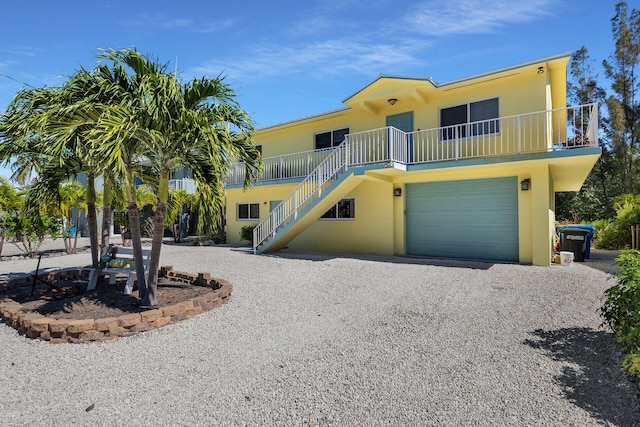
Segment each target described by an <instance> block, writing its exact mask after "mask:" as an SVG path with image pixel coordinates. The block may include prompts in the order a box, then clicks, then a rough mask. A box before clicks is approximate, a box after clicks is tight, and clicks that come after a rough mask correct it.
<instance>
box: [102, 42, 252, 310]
mask: <svg viewBox="0 0 640 427" xmlns="http://www.w3.org/2000/svg"><path fill="white" fill-rule="evenodd" d="M103 58H104V59H109V60H112V61H114V63H115V64H120V65H126V66H127V67H129V68H131V69H132V70H133V72H134V73H135V78H134V81H136V82H137V83H138V87H137V92H136V96H135V98H136V101H137V102H136V108H135V109H131V108H130V106H125V107H123V106H118V107H117V108H115V109H114V114H113V115H112V116H111V119H112V120H110V121H109V123H108V126H105V127H104V128H103V132H104V133H105V134H106V135H107V136H108V138H105V140H104V141H103V143H102V145H101V147H100V149H101V150H102V152H103V153H104V154H105V157H107V158H118V153H120V147H121V146H122V145H123V144H126V142H127V139H126V138H125V135H126V137H128V136H129V135H133V137H134V138H136V139H137V142H138V143H139V144H140V145H141V146H144V147H145V156H146V158H147V159H148V160H149V161H150V162H151V164H152V165H153V168H154V170H155V173H156V174H157V178H158V190H157V201H156V208H155V217H154V230H153V238H152V246H151V257H150V263H149V277H148V283H147V289H146V290H145V292H144V294H141V304H142V305H150V306H153V305H157V295H156V293H157V281H158V267H159V261H160V250H161V245H162V236H163V232H164V222H165V216H166V209H167V201H168V197H169V175H170V172H171V169H172V168H176V167H178V166H184V167H186V168H188V169H189V170H190V171H191V172H192V174H193V177H194V180H195V181H196V182H197V183H198V191H199V195H200V197H201V198H202V200H203V204H207V205H208V207H207V208H206V209H203V212H204V213H205V214H210V215H211V214H212V215H214V216H209V217H207V220H208V221H210V222H212V223H213V222H215V219H219V218H220V213H221V207H222V205H223V200H224V194H223V184H222V176H223V175H224V173H226V172H227V171H228V169H229V167H230V165H231V164H233V163H235V162H236V161H243V162H245V164H246V165H247V168H246V171H247V172H246V176H245V185H250V184H251V182H252V179H255V177H256V176H257V173H258V171H259V167H260V162H261V159H260V154H259V152H258V151H257V149H256V147H255V145H254V144H253V137H252V133H253V125H252V122H251V120H250V118H249V117H248V116H247V114H246V113H245V112H244V111H242V110H241V109H240V107H239V106H238V104H237V103H236V101H235V99H234V97H235V95H234V93H233V90H232V89H231V87H230V86H229V85H227V84H226V83H224V79H223V78H222V77H217V78H214V79H211V78H202V79H194V80H192V81H190V82H189V83H186V84H183V83H181V82H179V81H178V78H177V76H176V75H172V74H169V73H167V72H166V71H165V69H166V66H162V65H159V64H158V63H156V62H154V61H152V60H151V59H149V58H148V57H146V56H144V55H142V54H140V53H138V52H137V51H135V50H131V49H125V50H112V51H108V52H106V53H105V54H104V55H103ZM126 113H129V114H133V115H127V114H126ZM134 122H135V124H133V123H134ZM105 124H107V123H106V122H105ZM125 130H127V131H128V132H127V133H126V134H125ZM140 145H139V146H140ZM132 235H133V230H132ZM138 277H141V275H140V274H139V273H138Z"/></svg>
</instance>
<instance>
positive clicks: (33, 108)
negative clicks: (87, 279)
mask: <svg viewBox="0 0 640 427" xmlns="http://www.w3.org/2000/svg"><path fill="white" fill-rule="evenodd" d="M95 88H96V85H95V84H94V76H93V75H92V73H90V72H88V71H86V70H84V69H81V70H80V71H79V72H77V73H76V74H74V75H73V76H72V77H71V78H70V79H69V80H68V81H67V82H65V84H64V85H63V86H61V87H57V88H29V89H23V90H21V91H20V92H18V94H17V95H16V96H15V97H14V99H13V100H12V102H11V104H10V105H9V108H8V109H7V111H6V112H5V113H4V114H3V115H2V117H1V118H0V141H1V143H0V159H2V160H4V162H5V163H8V162H10V161H12V160H13V159H14V158H15V157H16V156H17V158H18V159H19V160H20V161H18V162H16V163H14V165H13V168H14V177H16V178H17V179H22V180H24V177H25V176H30V175H31V172H30V171H35V172H36V173H37V175H38V177H37V179H36V182H35V184H34V185H33V186H32V188H31V189H30V191H29V197H28V204H29V203H30V204H33V206H34V207H33V209H37V206H38V205H39V204H40V203H41V202H46V201H48V200H51V199H52V198H53V197H54V196H59V192H58V191H57V190H58V186H59V185H60V184H61V183H62V182H64V181H66V180H69V179H70V178H72V177H74V176H75V175H77V174H79V173H82V172H84V173H86V176H87V187H86V204H87V223H88V228H89V237H90V241H91V255H92V263H93V265H94V266H95V267H97V265H98V239H97V216H96V203H95V202H96V191H95V183H94V180H95V176H96V173H97V172H98V171H97V167H98V164H99V163H100V162H99V161H98V160H97V159H96V158H95V155H94V153H93V151H92V150H91V148H90V146H89V143H88V141H87V139H86V132H87V130H88V129H89V128H90V127H91V126H92V125H93V123H95V117H96V116H97V115H98V114H99V110H97V109H96V106H99V104H98V103H96V102H95V101H96V99H99V98H100V97H104V94H103V93H101V92H100V91H96V90H93V91H92V89H95ZM27 208H28V209H27V210H30V211H33V209H29V206H27Z"/></svg>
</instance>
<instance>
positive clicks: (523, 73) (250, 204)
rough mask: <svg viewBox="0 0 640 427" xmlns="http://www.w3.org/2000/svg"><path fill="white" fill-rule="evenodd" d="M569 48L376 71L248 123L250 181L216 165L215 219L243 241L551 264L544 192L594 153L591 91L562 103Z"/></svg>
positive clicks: (239, 171) (257, 245) (576, 183)
mask: <svg viewBox="0 0 640 427" xmlns="http://www.w3.org/2000/svg"><path fill="white" fill-rule="evenodd" d="M569 59H570V53H565V54H561V55H556V56H551V57H548V58H542V59H539V60H535V61H531V62H527V63H524V64H518V65H514V66H512V67H507V68H503V69H499V70H494V71H490V72H487V73H483V74H478V75H474V76H470V77H467V78H463V79H458V80H453V81H449V82H445V83H436V82H435V81H434V80H432V79H431V78H420V77H402V76H389V75H380V76H379V77H378V78H376V79H375V80H374V81H373V82H371V83H370V84H368V85H367V86H365V87H364V88H362V89H360V90H359V91H357V92H356V93H355V94H353V95H351V96H350V97H348V98H347V99H346V100H345V101H344V104H345V105H346V107H345V108H343V109H339V110H336V111H331V112H328V113H324V114H319V115H316V116H312V117H306V118H303V119H300V120H295V121H291V122H287V123H283V124H279V125H275V126H271V127H267V128H264V129H260V130H259V131H257V133H256V143H257V144H258V145H259V146H260V149H261V151H262V154H263V159H264V170H263V174H262V177H261V180H260V181H259V182H257V183H256V184H255V186H254V187H253V188H252V189H250V190H248V191H245V190H243V189H242V185H241V184H242V178H243V170H244V168H243V165H242V164H238V165H236V167H235V168H234V169H233V170H232V173H230V174H229V176H227V178H226V198H227V208H226V209H227V213H226V231H227V241H228V242H229V243H240V237H239V232H240V228H241V227H242V226H245V225H256V226H257V227H256V229H255V230H254V242H253V245H254V250H255V252H256V253H263V252H271V251H276V250H279V249H282V248H284V247H289V248H291V249H300V250H306V251H324V252H342V253H345V252H351V253H374V254H389V255H391V254H398V255H418V256H429V257H446V258H470V259H483V260H496V261H514V262H520V263H531V264H535V265H549V264H550V262H551V258H552V254H553V250H552V242H553V235H554V220H555V215H554V208H555V206H554V203H555V193H556V192H560V191H578V190H579V189H580V187H581V186H582V184H583V182H584V180H585V178H586V177H587V175H588V174H589V172H590V171H591V168H592V167H593V165H594V163H595V162H596V160H597V159H598V157H599V156H600V154H601V149H600V148H599V146H598V110H597V105H596V104H589V105H584V106H576V107H567V106H566V105H567V104H566V86H567V78H566V72H567V71H566V68H567V63H568V61H569Z"/></svg>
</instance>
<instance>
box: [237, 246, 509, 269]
mask: <svg viewBox="0 0 640 427" xmlns="http://www.w3.org/2000/svg"><path fill="white" fill-rule="evenodd" d="M239 251H240V252H244V251H242V250H239ZM246 253H247V254H250V255H253V253H252V252H250V251H246ZM267 256H271V257H274V258H284V259H302V260H307V261H316V262H322V261H331V260H334V259H342V258H346V259H358V260H361V261H375V262H389V263H392V264H418V265H431V266H436V267H455V268H468V269H472V270H489V269H490V268H491V267H493V266H494V265H495V264H513V263H509V262H504V263H501V262H496V261H478V260H466V259H450V258H430V257H421V256H408V255H407V256H399V255H393V256H392V255H367V254H348V253H325V252H302V251H300V252H298V251H280V252H274V253H269V254H267Z"/></svg>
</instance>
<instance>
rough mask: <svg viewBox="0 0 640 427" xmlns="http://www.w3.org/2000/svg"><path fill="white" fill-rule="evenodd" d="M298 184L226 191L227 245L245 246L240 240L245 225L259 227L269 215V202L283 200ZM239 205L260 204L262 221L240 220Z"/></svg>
mask: <svg viewBox="0 0 640 427" xmlns="http://www.w3.org/2000/svg"><path fill="white" fill-rule="evenodd" d="M296 185H297V184H279V185H264V186H262V185H261V186H256V187H253V188H251V189H248V190H246V191H245V190H243V189H241V188H232V189H227V190H226V200H227V205H226V213H227V214H226V227H225V231H226V233H227V243H232V244H244V243H247V242H243V241H241V240H240V229H241V228H242V227H244V226H245V225H258V223H259V222H260V221H261V220H263V219H265V218H266V217H267V215H269V202H270V201H272V200H282V199H284V198H285V197H286V196H287V195H288V194H289V193H291V191H292V190H293V189H294V188H295V187H296ZM239 203H259V204H260V221H258V220H238V219H237V212H238V210H237V209H238V208H237V206H238V204H239Z"/></svg>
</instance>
